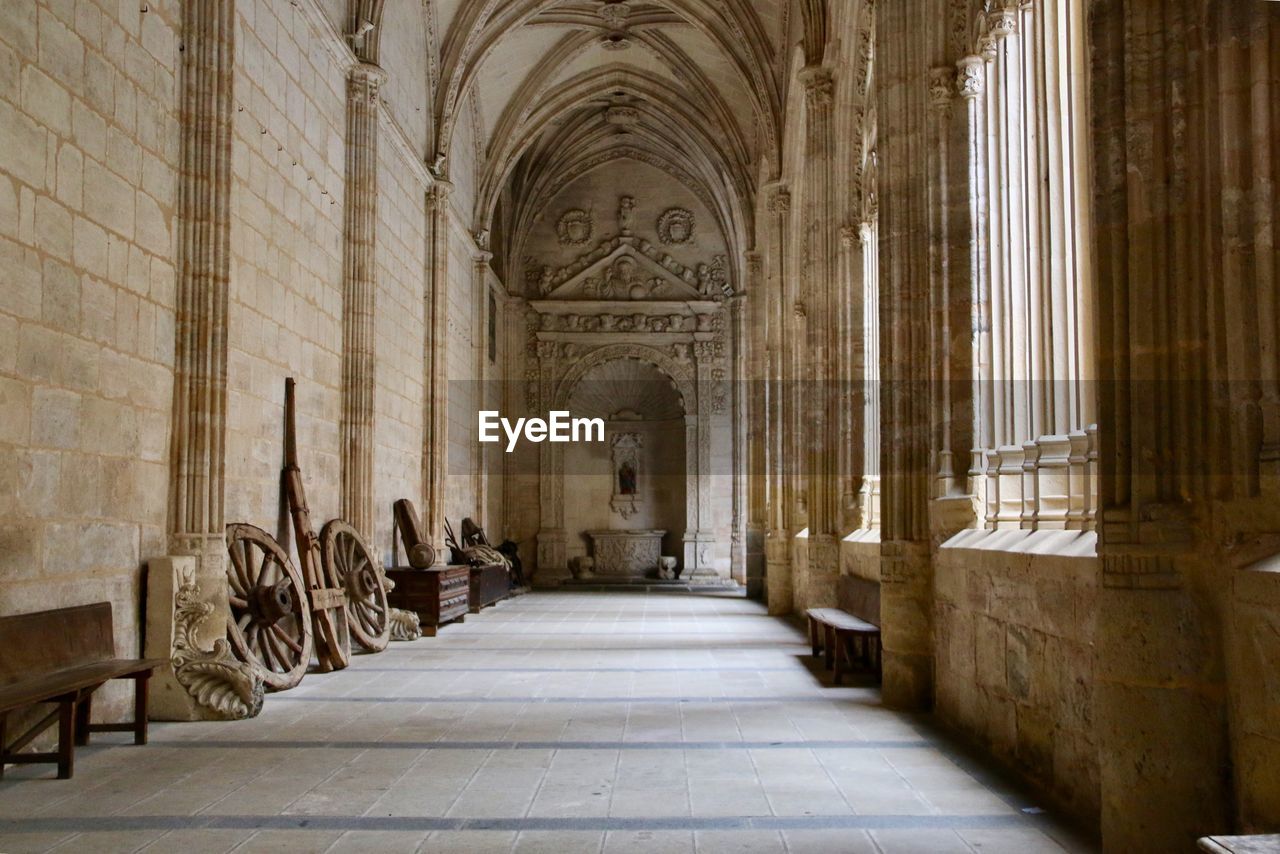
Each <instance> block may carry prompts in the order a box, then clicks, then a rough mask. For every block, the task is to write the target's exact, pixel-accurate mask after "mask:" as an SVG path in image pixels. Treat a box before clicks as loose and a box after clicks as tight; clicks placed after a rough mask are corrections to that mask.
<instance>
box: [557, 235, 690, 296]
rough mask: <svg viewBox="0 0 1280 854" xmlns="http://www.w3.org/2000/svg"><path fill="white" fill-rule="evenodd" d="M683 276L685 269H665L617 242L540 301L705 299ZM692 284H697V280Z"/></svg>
mask: <svg viewBox="0 0 1280 854" xmlns="http://www.w3.org/2000/svg"><path fill="white" fill-rule="evenodd" d="M655 254H656V253H655ZM666 257H667V258H668V259H669V258H670V256H666ZM686 272H687V268H685V267H683V266H681V265H679V264H676V263H674V262H671V263H669V264H666V265H664V264H663V263H662V262H661V261H660V260H657V259H655V258H652V257H650V256H649V255H647V254H645V253H644V252H642V251H640V250H639V249H637V248H636V246H634V245H633V244H632V243H631V242H619V243H618V245H617V246H615V247H613V249H612V250H611V251H609V252H607V253H606V254H604V255H603V256H602V257H597V258H595V259H594V260H592V261H591V262H590V263H588V264H587V265H586V266H584V267H583V268H582V269H580V270H578V271H577V272H576V273H574V274H572V275H570V276H568V277H567V278H566V279H565V280H564V281H563V282H561V283H560V284H558V285H555V286H554V288H553V289H552V290H551V291H550V292H548V293H547V294H545V295H544V297H543V298H544V299H548V300H617V301H630V300H662V301H671V300H676V301H685V300H701V299H704V298H705V297H704V296H703V295H702V294H700V293H699V292H698V289H697V286H696V284H692V283H690V282H688V281H686V280H685V277H684V276H685V274H686ZM694 281H695V283H696V281H697V280H696V279H695V280H694Z"/></svg>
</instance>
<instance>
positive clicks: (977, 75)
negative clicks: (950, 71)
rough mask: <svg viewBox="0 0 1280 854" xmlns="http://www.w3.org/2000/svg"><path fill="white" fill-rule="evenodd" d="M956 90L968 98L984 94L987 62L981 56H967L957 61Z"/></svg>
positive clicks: (961, 95)
mask: <svg viewBox="0 0 1280 854" xmlns="http://www.w3.org/2000/svg"><path fill="white" fill-rule="evenodd" d="M956 67H957V71H956V90H957V91H958V92H959V93H960V97H962V98H964V99H966V100H968V99H971V98H976V97H978V96H979V95H981V94H982V91H983V89H984V88H985V86H986V71H985V67H986V63H985V61H984V60H983V59H982V57H980V56H966V57H965V58H964V59H962V60H960V61H959V62H958V63H956Z"/></svg>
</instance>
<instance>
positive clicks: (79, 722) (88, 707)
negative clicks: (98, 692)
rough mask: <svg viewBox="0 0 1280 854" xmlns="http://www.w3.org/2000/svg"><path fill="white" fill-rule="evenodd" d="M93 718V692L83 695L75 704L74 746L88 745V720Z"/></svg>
mask: <svg viewBox="0 0 1280 854" xmlns="http://www.w3.org/2000/svg"><path fill="white" fill-rule="evenodd" d="M92 716H93V692H90V693H88V694H85V695H84V696H83V697H81V698H80V701H79V702H78V703H76V744H79V745H84V744H88V743H89V720H90V718H91V717H92Z"/></svg>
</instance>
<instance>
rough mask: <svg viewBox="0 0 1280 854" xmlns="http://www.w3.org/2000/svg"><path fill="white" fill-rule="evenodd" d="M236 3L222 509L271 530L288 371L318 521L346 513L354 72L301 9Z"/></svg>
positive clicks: (233, 518) (231, 518) (275, 520)
mask: <svg viewBox="0 0 1280 854" xmlns="http://www.w3.org/2000/svg"><path fill="white" fill-rule="evenodd" d="M237 13H238V15H239V21H240V24H239V28H238V30H237V33H236V36H237V58H238V60H239V61H238V62H237V64H236V80H235V84H234V85H235V100H236V114H235V131H236V133H235V140H234V143H233V148H232V178H231V180H232V208H231V252H232V267H231V305H230V312H229V321H228V343H229V346H230V356H229V359H230V365H229V372H228V385H229V387H230V392H229V399H228V405H227V409H228V417H227V433H228V435H227V494H226V518H227V521H228V522H250V523H252V524H255V525H258V526H260V527H262V528H265V529H266V530H268V531H272V532H274V531H276V530H277V525H278V524H284V523H285V520H284V519H282V518H280V517H281V514H280V492H279V490H280V468H281V465H282V463H283V460H284V427H283V425H284V420H283V415H284V409H283V406H284V385H285V378H286V377H294V378H295V379H296V380H297V382H298V391H297V427H298V457H299V464H300V466H301V468H302V474H303V479H304V483H305V486H306V490H307V500H308V502H309V503H310V505H311V515H312V518H314V519H316V520H319V521H323V520H326V519H331V518H333V517H335V516H337V515H339V506H340V505H339V489H340V484H341V463H340V460H339V428H338V425H339V420H340V418H341V412H342V388H341V383H342V318H341V311H342V275H343V274H342V251H343V250H342V229H343V201H344V192H343V183H344V174H345V172H344V169H345V166H344V156H345V155H344V144H343V138H344V134H345V130H344V128H345V123H346V73H345V70H344V69H343V68H342V67H340V66H339V65H337V64H336V63H335V62H333V61H332V59H331V55H330V54H328V53H327V52H325V51H323V50H317V49H314V48H313V46H312V45H313V42H315V41H316V40H317V39H319V38H321V37H322V36H323V33H320V32H317V31H315V30H313V29H312V26H311V24H310V22H309V21H308V20H307V18H306V16H305V15H303V13H302V11H301V10H300V9H298V8H297V7H295V6H293V5H280V4H278V3H273V2H270V0H243V2H239V3H237Z"/></svg>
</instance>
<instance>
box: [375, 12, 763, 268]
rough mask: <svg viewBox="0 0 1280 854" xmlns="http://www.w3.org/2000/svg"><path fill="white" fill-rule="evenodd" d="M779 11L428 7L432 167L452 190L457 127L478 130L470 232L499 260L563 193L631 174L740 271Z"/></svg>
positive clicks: (760, 154) (749, 228)
mask: <svg viewBox="0 0 1280 854" xmlns="http://www.w3.org/2000/svg"><path fill="white" fill-rule="evenodd" d="M402 1H403V0H402ZM352 2H353V3H355V4H356V5H357V6H364V7H377V6H378V5H380V3H379V2H378V0H352ZM386 2H387V3H395V2H397V0H386ZM788 5H789V4H788V0H434V6H433V8H432V10H431V14H433V15H434V30H435V34H436V41H437V42H438V50H439V55H438V57H439V58H438V67H437V71H436V74H435V81H434V82H435V85H434V87H433V91H432V93H431V98H432V100H433V103H432V104H431V113H432V117H433V119H434V121H433V123H432V126H433V139H432V141H431V144H432V145H434V148H435V152H434V155H431V156H429V157H428V159H429V160H432V161H433V163H434V166H435V168H436V170H437V172H438V173H439V174H441V175H442V176H448V175H449V173H450V172H451V170H452V168H453V165H454V161H455V160H459V159H460V158H458V157H456V156H455V154H456V152H455V144H456V142H455V140H456V139H457V138H459V135H458V134H457V130H458V128H459V126H460V125H461V124H462V123H464V122H474V123H475V124H476V125H477V127H476V133H477V134H478V148H479V150H480V151H481V152H483V156H482V158H481V159H482V161H483V162H482V163H481V164H480V166H479V174H478V178H477V180H478V186H477V188H476V194H475V209H474V211H473V212H472V215H473V219H474V222H473V227H474V228H475V229H476V231H477V232H491V233H492V234H493V236H494V244H495V245H494V246H493V249H494V251H495V252H496V253H498V254H499V255H501V254H502V253H503V252H504V251H505V250H506V249H507V248H508V247H509V246H510V245H511V243H512V240H513V239H514V238H515V237H516V236H517V235H519V234H521V233H522V232H524V231H527V229H528V228H529V226H530V223H531V222H532V220H533V218H534V217H535V216H536V215H537V213H538V212H539V211H540V210H541V209H542V208H543V206H545V204H546V203H547V202H548V201H549V199H550V198H551V197H552V196H554V194H555V193H556V192H558V190H559V189H561V188H563V187H564V185H565V184H566V182H568V181H569V180H571V179H572V178H574V177H576V176H578V175H581V174H583V173H584V172H586V171H590V170H592V169H596V168H602V167H606V166H607V165H608V164H609V163H610V162H613V161H615V160H617V159H618V158H631V159H634V160H639V161H641V162H644V163H648V164H649V165H651V166H654V167H656V168H659V169H662V170H663V171H665V172H667V173H669V174H670V175H672V176H673V177H675V178H676V179H677V180H679V181H680V182H681V183H684V184H685V185H686V186H688V187H689V189H690V190H692V191H693V192H694V193H695V194H696V195H698V196H699V197H700V198H702V199H703V200H704V201H705V202H706V203H707V205H708V207H709V208H710V209H711V210H712V212H713V214H714V216H715V217H716V218H717V220H718V224H719V226H720V227H721V230H722V231H723V233H724V235H725V237H726V240H727V242H728V243H729V244H730V248H731V249H732V250H733V252H734V255H735V256H737V257H741V252H742V250H745V249H746V248H748V246H749V237H748V235H749V234H750V233H751V231H752V224H751V211H752V199H753V198H754V189H755V183H756V181H757V180H758V175H759V173H760V167H761V164H762V163H765V164H776V162H777V159H778V149H779V146H780V144H781V139H780V136H781V134H780V130H779V128H780V124H781V113H782V109H783V103H782V100H783V96H782V92H781V87H782V83H781V76H780V68H781V67H783V66H784V65H785V63H782V62H779V61H778V57H779V56H780V55H781V54H782V53H783V52H784V50H785V46H784V44H785V41H786V38H787V35H786V34H787V32H788V23H787V15H786V9H787V7H788ZM360 14H361V12H360V11H356V12H353V14H352V18H353V19H355V18H358V17H359V16H360ZM499 263H501V260H499Z"/></svg>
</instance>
